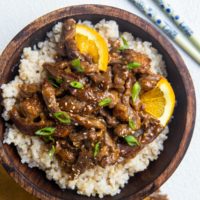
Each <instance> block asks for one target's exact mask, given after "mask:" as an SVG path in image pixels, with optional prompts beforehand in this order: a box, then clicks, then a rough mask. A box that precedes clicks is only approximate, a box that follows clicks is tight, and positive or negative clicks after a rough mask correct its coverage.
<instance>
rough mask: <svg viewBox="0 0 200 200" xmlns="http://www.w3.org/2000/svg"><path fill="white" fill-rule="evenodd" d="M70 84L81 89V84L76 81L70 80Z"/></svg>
mask: <svg viewBox="0 0 200 200" xmlns="http://www.w3.org/2000/svg"><path fill="white" fill-rule="evenodd" d="M70 85H71V86H72V87H73V88H76V89H82V88H83V84H82V83H80V82H78V81H72V82H70Z"/></svg>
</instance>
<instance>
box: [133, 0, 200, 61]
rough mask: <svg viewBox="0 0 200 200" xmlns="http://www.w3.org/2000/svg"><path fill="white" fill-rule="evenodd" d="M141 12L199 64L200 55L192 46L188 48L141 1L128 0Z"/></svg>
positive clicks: (182, 38)
mask: <svg viewBox="0 0 200 200" xmlns="http://www.w3.org/2000/svg"><path fill="white" fill-rule="evenodd" d="M130 1H132V2H133V3H134V4H135V6H136V7H137V8H138V9H139V10H140V11H141V12H143V13H144V14H145V15H146V16H147V17H148V18H149V19H150V20H151V21H152V22H153V23H154V24H155V25H157V26H158V27H159V28H160V29H161V30H163V32H164V33H165V34H166V35H168V36H169V37H170V38H171V39H172V40H173V41H174V42H176V44H178V45H179V46H180V47H181V48H182V49H183V50H184V51H185V52H186V53H187V54H188V55H190V56H191V57H192V58H193V59H194V60H195V61H196V62H197V63H199V64H200V53H199V52H198V51H197V49H195V48H194V47H193V46H188V43H187V40H186V39H185V38H184V37H183V36H182V35H180V34H179V33H178V32H177V31H176V30H175V29H174V28H173V27H171V26H170V25H169V24H168V23H167V22H165V21H164V20H163V19H162V18H161V17H160V16H159V15H158V14H157V13H156V12H155V11H154V10H153V9H152V8H151V7H150V6H147V4H146V2H145V3H144V2H143V1H142V0H130Z"/></svg>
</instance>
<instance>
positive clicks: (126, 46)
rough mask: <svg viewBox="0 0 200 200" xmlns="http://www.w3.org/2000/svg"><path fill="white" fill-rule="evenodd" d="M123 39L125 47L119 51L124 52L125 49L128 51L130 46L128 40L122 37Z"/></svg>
mask: <svg viewBox="0 0 200 200" xmlns="http://www.w3.org/2000/svg"><path fill="white" fill-rule="evenodd" d="M121 39H122V42H123V45H122V46H121V47H120V48H119V50H120V51H123V50H125V49H128V48H129V45H128V42H127V40H126V39H125V38H124V36H121Z"/></svg>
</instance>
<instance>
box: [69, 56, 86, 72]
mask: <svg viewBox="0 0 200 200" xmlns="http://www.w3.org/2000/svg"><path fill="white" fill-rule="evenodd" d="M71 65H72V67H73V68H74V69H75V70H76V71H77V72H84V69H83V68H82V67H81V61H80V59H79V58H76V59H74V60H72V61H71Z"/></svg>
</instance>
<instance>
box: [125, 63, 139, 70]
mask: <svg viewBox="0 0 200 200" xmlns="http://www.w3.org/2000/svg"><path fill="white" fill-rule="evenodd" d="M140 66H141V63H139V62H131V63H128V65H127V68H128V69H129V70H132V69H136V68H138V67H140Z"/></svg>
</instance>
